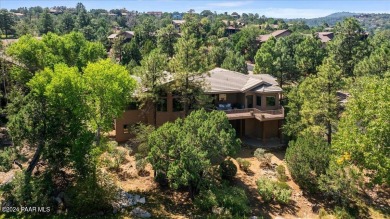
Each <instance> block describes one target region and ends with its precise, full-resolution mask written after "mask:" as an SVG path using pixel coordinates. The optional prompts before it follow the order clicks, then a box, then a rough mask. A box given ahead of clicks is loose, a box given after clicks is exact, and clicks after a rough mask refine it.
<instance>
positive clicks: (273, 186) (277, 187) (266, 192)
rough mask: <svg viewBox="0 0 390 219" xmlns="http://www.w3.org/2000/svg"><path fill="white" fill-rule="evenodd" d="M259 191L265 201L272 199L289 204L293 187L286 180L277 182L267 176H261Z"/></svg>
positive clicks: (258, 182)
mask: <svg viewBox="0 0 390 219" xmlns="http://www.w3.org/2000/svg"><path fill="white" fill-rule="evenodd" d="M257 191H258V192H259V194H260V196H261V198H262V199H263V200H264V201H265V202H270V201H272V200H274V201H276V202H277V203H279V204H288V203H289V202H290V198H291V194H292V191H291V188H290V187H289V186H288V185H287V183H285V182H277V181H273V180H271V179H267V178H264V177H262V178H259V180H258V181H257Z"/></svg>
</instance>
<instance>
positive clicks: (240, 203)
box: [194, 185, 250, 216]
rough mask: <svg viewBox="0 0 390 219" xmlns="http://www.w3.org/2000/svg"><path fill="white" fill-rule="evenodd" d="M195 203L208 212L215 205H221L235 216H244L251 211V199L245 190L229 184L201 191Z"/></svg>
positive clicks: (227, 212)
mask: <svg viewBox="0 0 390 219" xmlns="http://www.w3.org/2000/svg"><path fill="white" fill-rule="evenodd" d="M194 204H195V206H197V207H198V208H199V209H201V210H202V211H206V212H210V211H211V209H212V208H213V207H221V208H223V209H224V213H225V214H229V213H230V214H232V215H235V216H244V215H247V214H248V213H249V211H250V209H249V206H248V205H249V200H248V197H247V195H246V193H245V191H244V190H243V189H241V188H237V187H233V186H228V185H221V186H220V187H213V188H211V189H210V190H205V191H201V192H200V194H199V195H198V196H197V197H196V198H195V201H194Z"/></svg>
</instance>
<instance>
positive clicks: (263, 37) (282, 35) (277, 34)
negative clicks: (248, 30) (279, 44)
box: [256, 29, 292, 44]
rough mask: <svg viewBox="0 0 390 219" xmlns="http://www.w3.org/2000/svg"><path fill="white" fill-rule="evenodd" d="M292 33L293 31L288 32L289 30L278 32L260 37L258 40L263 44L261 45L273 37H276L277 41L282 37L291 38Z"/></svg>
mask: <svg viewBox="0 0 390 219" xmlns="http://www.w3.org/2000/svg"><path fill="white" fill-rule="evenodd" d="M291 33H292V32H291V30H288V29H285V30H276V31H274V32H272V33H270V34H266V35H260V36H259V37H257V39H256V40H257V41H258V42H259V43H260V44H261V43H264V42H265V41H267V40H268V39H269V38H271V37H275V38H276V39H277V38H280V37H285V36H289V35H291Z"/></svg>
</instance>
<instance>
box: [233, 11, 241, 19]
mask: <svg viewBox="0 0 390 219" xmlns="http://www.w3.org/2000/svg"><path fill="white" fill-rule="evenodd" d="M231 16H232V17H233V18H236V19H237V18H240V15H239V14H238V13H237V12H233V13H232V15H231Z"/></svg>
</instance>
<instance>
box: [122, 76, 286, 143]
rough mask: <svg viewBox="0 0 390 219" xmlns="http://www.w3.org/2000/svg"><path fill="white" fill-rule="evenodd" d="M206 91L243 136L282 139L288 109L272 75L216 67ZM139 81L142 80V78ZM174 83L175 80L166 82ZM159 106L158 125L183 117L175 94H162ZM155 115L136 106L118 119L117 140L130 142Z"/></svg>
mask: <svg viewBox="0 0 390 219" xmlns="http://www.w3.org/2000/svg"><path fill="white" fill-rule="evenodd" d="M201 78H202V80H204V87H203V89H204V92H205V94H207V95H209V96H210V97H211V99H212V103H213V106H214V108H213V110H220V111H223V112H225V113H226V116H227V118H228V120H229V122H230V124H231V125H232V127H233V128H234V129H235V130H236V133H237V136H239V137H251V138H257V139H261V140H262V141H263V143H265V142H266V141H267V140H268V139H273V138H277V139H281V125H282V121H283V119H284V109H283V107H282V106H281V105H280V99H281V97H282V89H281V88H280V87H279V86H278V83H277V82H276V79H275V78H273V77H272V76H270V75H268V74H259V75H245V74H242V73H239V72H234V71H230V70H226V69H222V68H215V69H213V70H211V71H209V72H208V73H205V74H204V75H203V76H202V77H201ZM138 81H139V79H138ZM166 81H167V83H170V82H172V81H173V79H172V77H170V78H169V79H168V80H166ZM162 94H163V97H162V98H161V100H160V101H159V104H158V106H157V117H156V120H157V126H161V125H162V124H164V123H165V122H169V121H174V120H175V119H177V118H183V117H184V112H183V108H182V103H181V102H180V97H179V96H178V95H176V94H175V93H174V92H167V93H164V92H162ZM153 118H154V116H153V112H148V111H145V110H140V109H138V107H137V103H132V104H130V106H129V107H128V110H126V111H125V112H124V113H123V115H122V116H121V117H120V118H117V119H116V120H115V132H116V133H115V138H116V140H117V141H126V140H128V139H129V138H131V137H132V134H131V133H130V131H129V129H130V127H131V126H132V125H134V124H137V123H140V122H142V123H146V124H153V121H154V120H153Z"/></svg>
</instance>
